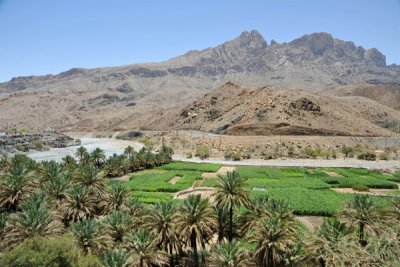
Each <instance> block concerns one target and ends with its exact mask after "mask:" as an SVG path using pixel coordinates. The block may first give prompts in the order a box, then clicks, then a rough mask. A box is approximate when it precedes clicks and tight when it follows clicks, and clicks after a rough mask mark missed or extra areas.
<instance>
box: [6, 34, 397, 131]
mask: <svg viewBox="0 0 400 267" xmlns="http://www.w3.org/2000/svg"><path fill="white" fill-rule="evenodd" d="M230 80H232V81H238V82H240V83H241V84H247V85H249V86H260V85H265V84H269V85H284V86H286V87H288V88H295V89H303V90H317V89H323V88H327V87H335V86H339V85H346V84H353V83H358V82H368V83H373V84H380V83H395V84H396V83H400V67H399V66H397V65H391V66H386V62H385V56H384V55H383V54H382V53H380V52H379V51H378V50H376V49H368V50H365V49H364V48H362V47H359V46H356V45H354V44H353V43H352V42H345V41H341V40H338V39H335V38H333V37H332V36H331V35H330V34H327V33H313V34H310V35H305V36H303V37H300V38H298V39H296V40H293V41H292V42H289V43H282V44H279V43H276V42H275V41H271V44H269V45H268V43H267V42H266V41H265V39H264V38H263V36H262V35H261V34H259V33H258V32H257V31H251V32H243V33H242V34H241V35H240V36H239V37H237V38H235V39H233V40H231V41H228V42H226V43H224V44H222V45H219V46H216V47H214V48H207V49H204V50H201V51H190V52H188V53H186V54H185V55H182V56H178V57H175V58H172V59H170V60H168V61H164V62H160V63H146V64H134V65H126V66H121V67H111V68H95V69H80V68H74V69H71V70H68V71H66V72H62V73H60V74H57V75H45V76H28V77H17V78H13V79H12V80H11V81H9V82H6V83H0V93H1V94H0V101H1V102H0V103H1V108H2V110H4V114H5V116H2V118H0V127H8V126H11V125H16V126H18V125H19V126H24V127H28V128H31V127H32V126H36V127H39V128H43V127H48V126H50V127H53V128H65V129H68V128H77V129H78V128H85V129H103V128H107V129H111V128H116V127H120V126H123V127H128V128H130V127H135V128H136V127H146V126H147V124H148V123H149V120H148V117H149V116H146V114H147V113H148V112H151V113H154V112H155V111H160V112H162V111H166V110H170V109H174V108H179V107H180V106H181V105H183V104H187V103H189V102H190V101H191V100H192V99H193V98H195V97H200V96H202V95H203V94H204V93H205V92H208V91H211V90H213V89H214V88H218V87H219V86H221V85H222V84H224V83H225V82H227V81H230ZM38 95H40V97H38ZM27 103H29V104H27ZM43 108H45V109H46V112H44V111H42V109H43ZM2 112H3V111H2ZM24 113H27V114H30V118H28V116H23V115H21V114H24ZM40 113H46V116H42V115H38V114H40ZM33 118H35V119H34V121H35V123H33V122H32V120H33Z"/></svg>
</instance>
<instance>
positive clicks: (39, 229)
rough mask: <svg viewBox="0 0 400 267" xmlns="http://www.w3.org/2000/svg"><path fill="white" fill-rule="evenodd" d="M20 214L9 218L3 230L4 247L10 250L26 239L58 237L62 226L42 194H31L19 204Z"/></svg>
mask: <svg viewBox="0 0 400 267" xmlns="http://www.w3.org/2000/svg"><path fill="white" fill-rule="evenodd" d="M21 210H22V211H21V212H20V213H16V214H13V215H11V216H10V218H9V220H8V221H7V224H6V226H5V229H4V233H5V237H4V242H5V245H6V247H9V248H12V247H14V246H15V245H17V244H20V243H21V242H22V241H24V240H25V239H28V238H38V237H41V238H46V237H50V236H54V235H59V234H61V233H62V231H63V225H62V223H61V221H60V220H59V218H58V217H57V216H56V214H54V213H52V212H51V211H50V203H49V202H48V199H47V196H45V195H44V194H43V193H36V194H33V195H32V196H31V197H30V198H29V199H27V200H26V201H25V202H23V203H22V204H21Z"/></svg>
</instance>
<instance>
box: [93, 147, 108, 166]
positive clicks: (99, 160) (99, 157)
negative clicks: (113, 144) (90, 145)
mask: <svg viewBox="0 0 400 267" xmlns="http://www.w3.org/2000/svg"><path fill="white" fill-rule="evenodd" d="M90 157H91V158H92V160H93V162H94V164H95V165H96V166H97V167H100V166H101V165H103V163H104V161H105V160H106V154H105V153H104V150H103V149H101V148H99V147H97V148H95V150H93V151H92V153H90Z"/></svg>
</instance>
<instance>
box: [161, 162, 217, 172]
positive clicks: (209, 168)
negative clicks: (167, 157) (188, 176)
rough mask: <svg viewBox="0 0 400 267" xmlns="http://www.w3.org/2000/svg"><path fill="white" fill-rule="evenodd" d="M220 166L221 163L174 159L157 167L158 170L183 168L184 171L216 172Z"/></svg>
mask: <svg viewBox="0 0 400 267" xmlns="http://www.w3.org/2000/svg"><path fill="white" fill-rule="evenodd" d="M220 168H221V164H213V163H192V162H182V161H174V162H171V163H168V164H165V165H162V166H159V167H157V169H160V170H185V171H199V172H217V171H218V170H219V169H220Z"/></svg>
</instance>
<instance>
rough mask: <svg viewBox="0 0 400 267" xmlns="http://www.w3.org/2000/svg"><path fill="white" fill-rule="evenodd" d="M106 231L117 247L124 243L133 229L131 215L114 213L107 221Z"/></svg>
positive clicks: (120, 212)
mask: <svg viewBox="0 0 400 267" xmlns="http://www.w3.org/2000/svg"><path fill="white" fill-rule="evenodd" d="M105 225H106V231H107V233H108V235H109V236H110V237H111V240H112V241H113V242H114V244H115V246H118V245H120V244H121V243H122V241H123V240H124V238H125V237H126V235H127V233H128V232H129V231H130V230H131V228H132V219H131V217H130V216H129V214H127V213H125V212H122V211H113V212H112V213H111V214H109V215H108V216H107V217H106V219H105Z"/></svg>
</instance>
